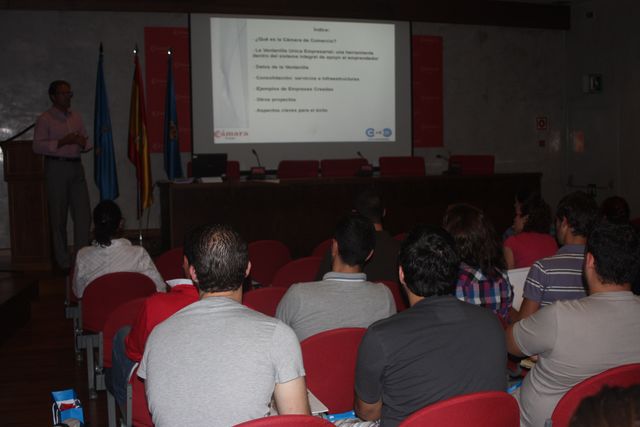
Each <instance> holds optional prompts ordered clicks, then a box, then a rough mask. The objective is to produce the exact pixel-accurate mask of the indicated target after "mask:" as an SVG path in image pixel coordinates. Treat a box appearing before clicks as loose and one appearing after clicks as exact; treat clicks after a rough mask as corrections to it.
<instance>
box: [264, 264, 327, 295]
mask: <svg viewBox="0 0 640 427" xmlns="http://www.w3.org/2000/svg"><path fill="white" fill-rule="evenodd" d="M321 262H322V257H318V256H308V257H304V258H298V259H294V260H293V261H290V262H288V263H287V264H285V265H283V266H282V267H280V269H279V270H278V271H277V272H276V274H275V276H273V281H272V282H271V286H278V287H283V288H288V287H289V286H291V285H293V284H294V283H304V282H313V281H314V280H315V279H316V275H317V274H318V269H319V268H320V263H321Z"/></svg>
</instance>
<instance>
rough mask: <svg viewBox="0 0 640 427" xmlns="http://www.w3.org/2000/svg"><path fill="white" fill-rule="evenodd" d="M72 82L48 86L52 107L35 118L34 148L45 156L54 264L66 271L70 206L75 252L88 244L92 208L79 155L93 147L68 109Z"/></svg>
mask: <svg viewBox="0 0 640 427" xmlns="http://www.w3.org/2000/svg"><path fill="white" fill-rule="evenodd" d="M72 97H73V92H72V91H71V85H70V84H69V83H67V82H66V81H63V80H56V81H54V82H51V84H50V85H49V98H50V99H51V102H52V103H53V105H52V107H51V108H50V109H49V110H47V111H45V112H44V113H42V114H41V115H40V116H39V117H38V120H37V121H36V127H35V130H34V135H33V151H34V152H35V153H36V154H42V155H43V156H44V175H45V180H46V189H47V201H48V207H49V223H50V227H51V236H52V241H53V252H54V255H55V259H56V263H57V264H58V266H59V267H60V268H61V269H62V270H68V269H69V267H70V265H71V257H70V256H69V252H68V250H67V248H68V245H67V215H68V212H69V209H71V219H72V220H73V241H74V246H75V251H76V252H77V250H78V249H80V248H81V247H83V246H86V245H88V244H89V228H90V227H91V208H90V206H89V193H88V191H87V183H86V181H85V177H84V169H83V167H82V162H81V161H80V154H81V153H84V152H86V151H89V150H90V149H91V148H92V145H91V143H90V142H89V139H88V137H87V131H86V130H85V128H84V124H83V122H82V118H81V117H80V115H79V114H78V113H77V112H75V111H72V110H71V98H72Z"/></svg>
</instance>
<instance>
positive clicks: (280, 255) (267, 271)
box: [249, 240, 291, 286]
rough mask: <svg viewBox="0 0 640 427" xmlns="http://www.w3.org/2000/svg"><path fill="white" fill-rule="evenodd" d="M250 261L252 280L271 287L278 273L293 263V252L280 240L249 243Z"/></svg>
mask: <svg viewBox="0 0 640 427" xmlns="http://www.w3.org/2000/svg"><path fill="white" fill-rule="evenodd" d="M249 261H251V272H250V274H251V280H253V281H255V282H258V283H260V284H261V285H262V286H270V285H271V281H272V280H273V276H274V275H275V274H276V271H278V269H279V268H280V267H282V266H283V265H285V264H286V263H288V262H289V261H291V252H290V251H289V248H288V247H287V246H286V245H285V244H284V243H282V242H281V241H279V240H256V241H255V242H251V243H249Z"/></svg>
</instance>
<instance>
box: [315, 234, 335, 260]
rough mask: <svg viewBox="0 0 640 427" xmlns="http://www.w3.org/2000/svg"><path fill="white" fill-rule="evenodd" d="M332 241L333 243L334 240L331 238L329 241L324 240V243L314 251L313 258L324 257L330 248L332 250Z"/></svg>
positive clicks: (319, 244) (318, 245)
mask: <svg viewBox="0 0 640 427" xmlns="http://www.w3.org/2000/svg"><path fill="white" fill-rule="evenodd" d="M332 241H333V238H329V239H327V240H323V241H322V242H320V243H318V244H317V245H316V247H315V248H313V251H312V252H311V256H319V257H323V256H324V255H325V254H326V253H327V251H328V250H329V248H331V242H332Z"/></svg>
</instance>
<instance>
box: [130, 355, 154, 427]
mask: <svg viewBox="0 0 640 427" xmlns="http://www.w3.org/2000/svg"><path fill="white" fill-rule="evenodd" d="M129 402H131V403H129ZM131 426H135V427H153V421H152V420H151V413H150V412H149V405H148V404H147V395H146V394H145V391H144V382H142V380H141V379H140V377H138V367H137V366H136V368H135V369H134V371H133V373H132V374H131V377H130V378H129V386H128V387H127V427H131Z"/></svg>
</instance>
